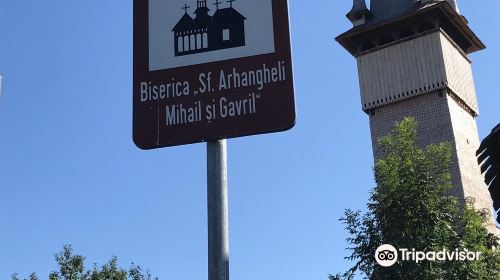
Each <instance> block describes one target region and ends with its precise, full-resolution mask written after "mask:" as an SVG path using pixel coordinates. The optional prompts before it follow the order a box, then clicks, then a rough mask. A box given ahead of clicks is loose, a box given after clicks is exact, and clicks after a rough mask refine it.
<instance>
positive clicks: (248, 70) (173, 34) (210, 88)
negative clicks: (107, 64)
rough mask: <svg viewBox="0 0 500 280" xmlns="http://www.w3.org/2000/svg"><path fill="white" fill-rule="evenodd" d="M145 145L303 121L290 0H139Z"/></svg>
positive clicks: (138, 85) (136, 123)
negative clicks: (297, 107)
mask: <svg viewBox="0 0 500 280" xmlns="http://www.w3.org/2000/svg"><path fill="white" fill-rule="evenodd" d="M133 101H134V116H133V119H134V120H133V134H134V135H133V137H134V142H135V143H136V145H137V146H138V147H139V148H141V149H154V148H160V147H167V146H174V145H181V144H189V143H196V142H202V141H207V140H215V139H223V138H232V137H239V136H246V135H253V134H261V133H268V132H277V131H284V130H287V129H290V128H292V127H293V126H294V124H295V101H294V91H293V76H292V60H291V49H290V33H289V23H288V3H287V1H286V0H229V1H222V2H220V1H218V0H209V1H207V0H134V81H133Z"/></svg>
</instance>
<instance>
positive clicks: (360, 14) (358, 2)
mask: <svg viewBox="0 0 500 280" xmlns="http://www.w3.org/2000/svg"><path fill="white" fill-rule="evenodd" d="M371 15H372V13H371V12H370V10H368V8H367V7H366V2H365V0H354V1H353V3H352V9H351V11H350V12H349V13H347V15H346V16H347V18H348V19H349V20H350V21H351V22H352V24H353V25H354V26H358V25H361V24H364V23H366V22H367V21H368V19H369V18H370V17H371Z"/></svg>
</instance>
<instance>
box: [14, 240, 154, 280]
mask: <svg viewBox="0 0 500 280" xmlns="http://www.w3.org/2000/svg"><path fill="white" fill-rule="evenodd" d="M55 260H56V262H57V265H58V267H59V269H58V270H57V271H53V272H52V273H50V274H49V277H48V279H49V280H153V277H152V276H151V273H150V272H149V271H143V270H142V269H141V267H139V266H137V265H135V264H132V266H131V267H130V269H129V270H128V271H127V270H125V269H123V268H120V267H118V259H117V258H116V257H112V258H111V260H109V261H108V263H106V264H104V265H102V266H98V265H97V264H94V266H93V268H92V269H87V268H85V257H83V256H81V255H76V254H74V253H73V248H72V247H71V246H70V245H66V246H64V248H63V251H62V252H60V253H58V254H56V255H55ZM154 279H155V280H158V278H154ZM11 280H21V279H20V278H19V276H18V274H17V273H15V274H13V275H12V277H11ZM24 280H26V279H24ZM29 280H39V278H38V276H37V275H36V274H35V273H32V274H31V275H30V278H29Z"/></svg>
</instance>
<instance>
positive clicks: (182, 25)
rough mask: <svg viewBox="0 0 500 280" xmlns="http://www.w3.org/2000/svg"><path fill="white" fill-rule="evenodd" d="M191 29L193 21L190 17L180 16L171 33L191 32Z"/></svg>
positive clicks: (186, 15)
mask: <svg viewBox="0 0 500 280" xmlns="http://www.w3.org/2000/svg"><path fill="white" fill-rule="evenodd" d="M193 28H194V20H193V18H192V17H191V16H190V15H188V14H187V13H186V14H184V15H183V16H182V18H181V19H180V20H179V22H177V24H176V25H175V26H174V28H173V29H172V31H174V32H181V31H187V30H191V29H193Z"/></svg>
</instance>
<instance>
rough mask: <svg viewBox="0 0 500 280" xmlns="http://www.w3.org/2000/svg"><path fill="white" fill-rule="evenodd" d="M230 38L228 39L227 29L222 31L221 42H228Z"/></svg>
mask: <svg viewBox="0 0 500 280" xmlns="http://www.w3.org/2000/svg"><path fill="white" fill-rule="evenodd" d="M230 39H231V38H230V37H229V29H224V30H222V41H229V40H230Z"/></svg>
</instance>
